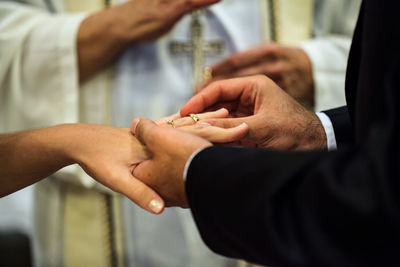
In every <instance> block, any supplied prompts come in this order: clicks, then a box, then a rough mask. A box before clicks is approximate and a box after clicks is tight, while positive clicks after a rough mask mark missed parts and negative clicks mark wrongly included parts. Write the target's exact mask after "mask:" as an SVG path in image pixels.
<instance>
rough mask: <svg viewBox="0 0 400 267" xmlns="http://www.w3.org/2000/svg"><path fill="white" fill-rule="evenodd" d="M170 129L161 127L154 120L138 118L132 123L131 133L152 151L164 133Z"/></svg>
mask: <svg viewBox="0 0 400 267" xmlns="http://www.w3.org/2000/svg"><path fill="white" fill-rule="evenodd" d="M165 130H168V128H164V127H160V126H158V125H157V124H156V123H155V122H153V121H152V120H149V119H146V118H136V119H134V120H133V121H132V124H131V132H132V133H133V134H134V135H135V137H136V138H137V139H138V140H139V141H140V142H141V143H142V144H143V145H145V146H147V147H148V148H149V149H150V151H152V149H153V148H154V145H155V143H156V142H157V140H161V139H160V138H159V137H160V136H162V132H163V131H165Z"/></svg>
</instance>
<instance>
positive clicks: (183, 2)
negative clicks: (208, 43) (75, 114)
mask: <svg viewBox="0 0 400 267" xmlns="http://www.w3.org/2000/svg"><path fill="white" fill-rule="evenodd" d="M219 1H220V0H131V1H127V2H126V3H123V4H119V5H115V6H112V7H110V8H107V9H104V10H102V11H100V12H97V13H94V14H92V15H91V16H88V17H87V18H86V19H85V20H84V21H83V22H82V24H81V26H80V28H79V31H78V40H77V43H78V60H79V76H80V81H81V82H82V81H85V80H86V79H88V78H89V77H91V76H92V75H94V74H96V73H97V72H98V71H99V70H101V69H102V68H104V67H106V66H107V65H109V64H111V63H112V62H113V60H114V59H115V58H116V57H117V56H118V55H119V54H120V53H121V52H123V51H124V50H125V49H126V48H128V47H130V46H132V45H134V44H138V43H143V42H150V41H154V40H156V39H158V38H159V37H161V36H162V35H164V34H166V33H167V32H168V31H169V30H170V29H171V28H172V27H173V26H174V25H175V23H176V22H177V21H179V20H180V19H181V18H182V17H183V16H184V15H185V14H187V13H190V12H192V11H194V10H196V9H198V8H202V7H205V6H209V5H211V4H214V3H217V2H219Z"/></svg>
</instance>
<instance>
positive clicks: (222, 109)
mask: <svg viewBox="0 0 400 267" xmlns="http://www.w3.org/2000/svg"><path fill="white" fill-rule="evenodd" d="M225 110H226V111H228V110H227V109H226V108H220V109H218V110H217V112H219V111H225Z"/></svg>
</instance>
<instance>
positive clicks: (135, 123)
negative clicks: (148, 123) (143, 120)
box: [132, 119, 140, 134]
mask: <svg viewBox="0 0 400 267" xmlns="http://www.w3.org/2000/svg"><path fill="white" fill-rule="evenodd" d="M139 122H140V119H134V120H133V121H132V124H133V125H134V126H133V129H132V130H133V134H135V133H136V127H137V126H138V124H139Z"/></svg>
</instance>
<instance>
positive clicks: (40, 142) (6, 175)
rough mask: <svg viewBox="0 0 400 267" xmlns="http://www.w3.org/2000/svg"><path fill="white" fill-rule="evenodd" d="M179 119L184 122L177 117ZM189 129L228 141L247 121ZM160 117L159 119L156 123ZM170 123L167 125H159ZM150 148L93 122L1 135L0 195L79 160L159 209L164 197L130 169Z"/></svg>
mask: <svg viewBox="0 0 400 267" xmlns="http://www.w3.org/2000/svg"><path fill="white" fill-rule="evenodd" d="M227 115H228V112H227V110H225V109H221V110H218V111H216V112H210V113H206V114H199V116H200V117H201V118H202V119H207V118H210V117H220V118H222V117H226V116H227ZM180 120H182V122H180ZM185 120H186V118H181V119H179V118H177V119H176V121H177V124H178V125H182V126H183V127H181V129H180V130H179V131H182V132H184V131H187V132H190V133H192V134H197V135H199V136H202V137H204V138H207V139H209V140H210V141H207V142H230V141H231V140H238V139H240V138H242V137H243V136H244V135H246V134H247V130H248V129H247V128H246V127H239V128H234V129H222V128H217V127H214V126H211V125H209V124H198V125H196V126H184V125H185V123H184V121H185ZM162 121H165V120H160V124H161V122H162ZM160 128H163V129H164V128H166V129H169V128H170V126H167V125H161V126H160ZM148 157H149V153H148V151H147V150H146V148H145V147H144V146H143V145H142V144H141V143H140V142H138V140H137V139H136V138H135V137H134V136H133V135H132V134H131V132H130V131H129V129H128V128H120V127H113V126H103V125H92V124H65V125H58V126H53V127H49V128H44V129H38V130H32V131H25V132H19V133H12V134H3V135H0V184H1V187H0V197H3V196H6V195H8V194H10V193H12V192H15V191H17V190H19V189H21V188H24V187H26V186H29V185H31V184H33V183H35V182H38V181H40V180H41V179H43V178H45V177H48V176H49V175H51V174H52V173H54V172H56V171H57V170H59V169H61V168H63V167H65V166H68V165H71V164H75V163H76V164H79V165H80V166H81V167H82V168H83V169H84V170H85V171H86V172H87V173H88V174H89V175H90V176H92V177H93V178H94V179H96V180H97V181H98V182H100V183H102V184H103V185H105V186H107V187H109V188H110V189H112V190H114V191H116V192H118V193H121V194H124V195H126V196H127V197H128V198H130V199H131V200H132V201H133V202H135V203H136V204H137V205H139V206H140V207H142V208H144V209H146V210H147V211H149V212H151V213H154V214H159V213H161V212H162V211H163V209H164V207H165V202H164V200H163V199H162V198H161V197H160V196H159V195H158V194H157V193H156V192H155V191H154V189H152V188H151V187H149V186H148V185H146V184H144V183H143V182H142V181H140V180H138V179H136V178H135V177H134V176H133V175H132V171H133V170H134V168H135V166H136V165H137V164H139V163H140V162H141V161H143V160H146V159H147V158H148Z"/></svg>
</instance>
